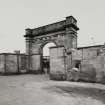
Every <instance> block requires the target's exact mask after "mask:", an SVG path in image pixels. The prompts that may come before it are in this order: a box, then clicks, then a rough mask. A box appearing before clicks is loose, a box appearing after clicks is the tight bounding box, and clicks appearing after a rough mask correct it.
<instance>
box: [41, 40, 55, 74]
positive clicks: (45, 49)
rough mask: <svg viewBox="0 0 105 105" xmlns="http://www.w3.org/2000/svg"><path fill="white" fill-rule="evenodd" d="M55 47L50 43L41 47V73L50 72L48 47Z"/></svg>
mask: <svg viewBox="0 0 105 105" xmlns="http://www.w3.org/2000/svg"><path fill="white" fill-rule="evenodd" d="M54 46H56V44H55V43H53V42H50V43H47V44H45V45H44V46H43V54H42V55H43V56H42V71H43V73H45V74H49V72H50V49H49V48H50V47H54Z"/></svg>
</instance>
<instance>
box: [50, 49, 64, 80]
mask: <svg viewBox="0 0 105 105" xmlns="http://www.w3.org/2000/svg"><path fill="white" fill-rule="evenodd" d="M65 63H66V62H65V54H64V47H51V48H50V78H51V79H56V80H65V79H66V77H65V76H66V67H65Z"/></svg>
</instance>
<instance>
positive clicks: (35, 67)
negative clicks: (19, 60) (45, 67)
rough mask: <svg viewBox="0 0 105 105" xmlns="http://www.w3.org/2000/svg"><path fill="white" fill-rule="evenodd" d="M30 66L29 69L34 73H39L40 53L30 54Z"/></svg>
mask: <svg viewBox="0 0 105 105" xmlns="http://www.w3.org/2000/svg"><path fill="white" fill-rule="evenodd" d="M30 64H31V67H30V70H31V71H32V72H34V73H41V70H42V67H41V66H42V65H41V55H40V54H33V55H31V62H30Z"/></svg>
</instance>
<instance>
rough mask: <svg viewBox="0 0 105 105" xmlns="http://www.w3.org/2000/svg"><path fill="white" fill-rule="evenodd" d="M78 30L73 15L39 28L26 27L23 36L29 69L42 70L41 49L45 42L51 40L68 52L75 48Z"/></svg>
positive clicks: (33, 70)
mask: <svg viewBox="0 0 105 105" xmlns="http://www.w3.org/2000/svg"><path fill="white" fill-rule="evenodd" d="M78 30H79V28H78V27H77V20H76V19H75V18H74V17H73V16H69V17H66V19H65V20H63V21H60V22H56V23H53V24H49V25H46V26H42V27H39V28H35V29H29V28H28V29H26V34H25V35H24V37H25V38H26V53H27V54H28V55H29V66H28V67H29V70H30V71H32V72H42V70H43V68H42V67H43V65H42V62H43V61H42V59H43V58H42V55H43V51H42V49H43V47H44V45H46V44H47V43H50V42H53V43H54V44H55V45H56V47H59V46H64V49H65V50H66V51H67V52H68V53H69V52H70V49H71V48H74V49H75V48H77V31H78ZM55 56H56V55H55ZM50 69H51V68H50Z"/></svg>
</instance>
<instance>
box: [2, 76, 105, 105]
mask: <svg viewBox="0 0 105 105" xmlns="http://www.w3.org/2000/svg"><path fill="white" fill-rule="evenodd" d="M0 105H105V85H101V84H95V83H79V82H68V81H52V80H49V79H48V76H45V75H17V76H16V75H15V76H0Z"/></svg>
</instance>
